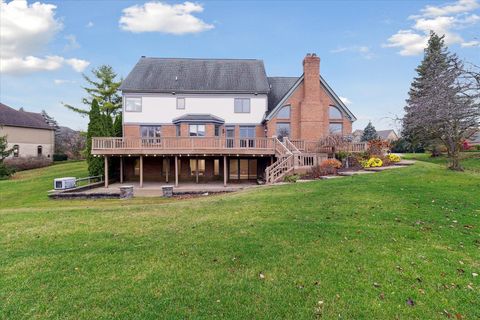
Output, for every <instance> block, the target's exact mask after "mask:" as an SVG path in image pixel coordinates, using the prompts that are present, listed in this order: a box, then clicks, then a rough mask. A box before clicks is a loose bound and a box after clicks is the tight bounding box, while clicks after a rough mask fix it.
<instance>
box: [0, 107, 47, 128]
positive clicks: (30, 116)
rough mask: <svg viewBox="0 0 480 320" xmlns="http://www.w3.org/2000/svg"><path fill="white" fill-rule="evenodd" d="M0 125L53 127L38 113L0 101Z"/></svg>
mask: <svg viewBox="0 0 480 320" xmlns="http://www.w3.org/2000/svg"><path fill="white" fill-rule="evenodd" d="M0 126H12V127H24V128H35V129H50V130H54V129H55V128H53V127H51V126H49V125H48V124H47V122H46V121H45V118H44V117H43V116H42V114H40V113H36V112H28V111H22V110H15V109H13V108H11V107H9V106H7V105H5V104H3V103H0Z"/></svg>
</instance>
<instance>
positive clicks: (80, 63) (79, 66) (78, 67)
mask: <svg viewBox="0 0 480 320" xmlns="http://www.w3.org/2000/svg"><path fill="white" fill-rule="evenodd" d="M65 63H66V64H68V65H70V66H71V67H72V68H73V70H75V71H77V72H83V71H84V70H85V69H86V68H87V67H88V66H89V65H90V62H88V61H85V60H81V59H76V58H72V59H65Z"/></svg>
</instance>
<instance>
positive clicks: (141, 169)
mask: <svg viewBox="0 0 480 320" xmlns="http://www.w3.org/2000/svg"><path fill="white" fill-rule="evenodd" d="M140 188H143V156H140Z"/></svg>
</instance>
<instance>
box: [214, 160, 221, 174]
mask: <svg viewBox="0 0 480 320" xmlns="http://www.w3.org/2000/svg"><path fill="white" fill-rule="evenodd" d="M213 175H214V176H219V175H220V160H219V159H213Z"/></svg>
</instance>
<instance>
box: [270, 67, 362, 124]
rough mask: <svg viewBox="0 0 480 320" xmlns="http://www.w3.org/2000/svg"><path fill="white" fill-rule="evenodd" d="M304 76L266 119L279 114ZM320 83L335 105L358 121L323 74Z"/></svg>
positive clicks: (302, 77) (350, 117)
mask: <svg viewBox="0 0 480 320" xmlns="http://www.w3.org/2000/svg"><path fill="white" fill-rule="evenodd" d="M304 76H305V75H303V74H302V76H301V77H300V78H298V80H297V81H296V82H295V84H294V85H293V86H292V87H291V88H290V90H288V92H287V93H286V94H285V95H284V96H283V98H282V100H280V102H279V103H278V104H277V105H276V106H275V108H273V110H272V111H271V112H270V113H269V114H268V115H267V116H266V117H265V118H264V121H269V120H272V119H273V118H274V117H275V116H276V115H277V113H278V111H279V110H280V108H281V107H284V103H285V102H286V101H287V100H288V98H290V96H291V95H292V94H293V93H294V92H295V90H297V88H298V86H299V85H300V84H301V83H302V81H303V79H304ZM320 84H321V85H322V86H323V87H324V88H325V90H326V91H327V94H328V95H329V96H330V98H331V99H332V100H333V101H334V102H335V103H336V104H335V105H333V106H334V107H337V108H338V109H340V111H343V112H344V113H346V115H347V117H348V118H349V119H350V120H351V121H352V122H353V121H356V120H357V118H356V117H355V116H354V115H353V113H352V112H351V111H350V110H349V109H348V107H347V106H346V105H345V104H344V103H343V102H342V100H340V98H339V97H338V96H337V94H336V93H335V91H333V90H332V88H330V86H329V85H328V84H327V82H326V81H325V79H323V77H322V76H320ZM330 105H331V104H329V106H330Z"/></svg>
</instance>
